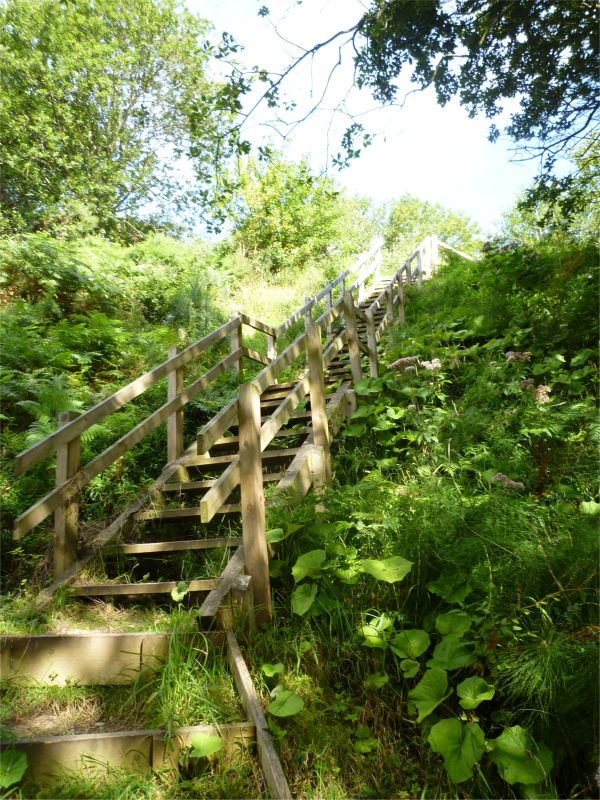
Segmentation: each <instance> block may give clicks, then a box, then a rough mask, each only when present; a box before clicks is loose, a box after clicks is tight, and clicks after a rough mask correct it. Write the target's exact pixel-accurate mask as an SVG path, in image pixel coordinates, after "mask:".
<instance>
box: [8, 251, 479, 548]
mask: <svg viewBox="0 0 600 800" xmlns="http://www.w3.org/2000/svg"><path fill="white" fill-rule="evenodd" d="M432 242H433V243H434V244H435V243H436V242H437V240H434V239H433V238H429V239H428V240H427V242H426V245H425V244H424V243H421V244H420V245H419V246H418V247H417V248H416V250H415V251H414V252H413V253H412V254H411V255H410V256H409V257H408V258H407V259H406V261H405V262H404V263H403V264H402V265H401V266H400V268H399V269H398V270H397V271H396V273H395V274H394V276H393V277H392V279H391V284H390V286H393V285H394V282H397V284H398V296H397V298H396V299H394V296H393V290H392V289H390V288H386V289H384V290H383V291H382V292H381V293H380V294H379V295H378V297H377V298H376V299H375V301H374V302H373V303H371V304H370V306H369V308H368V309H367V311H366V314H365V315H364V316H365V318H366V319H367V322H368V329H369V339H370V346H369V352H370V360H371V365H370V372H371V374H376V352H375V347H376V341H377V340H378V338H379V336H380V334H381V333H382V331H383V329H384V328H385V327H386V325H387V324H389V322H390V321H391V318H393V316H394V305H395V303H396V302H397V303H398V304H399V306H400V319H401V320H403V314H404V309H403V302H404V301H403V292H402V284H403V282H404V281H403V276H405V280H406V281H410V280H413V279H414V278H415V277H416V278H417V279H418V280H419V282H421V280H422V268H423V264H422V250H423V247H424V246H427V247H428V248H429V250H428V252H431V249H432ZM381 244H382V241H379V242H376V244H375V246H374V247H372V248H371V249H370V250H369V251H368V252H366V253H364V254H362V255H361V256H360V258H359V259H358V261H357V263H356V264H355V265H354V267H353V268H352V269H350V270H346V271H344V272H342V273H340V275H338V277H337V278H335V279H334V280H333V281H330V282H329V283H328V284H327V285H326V286H325V287H324V288H323V289H322V290H321V291H320V292H319V293H318V294H316V295H315V297H313V298H311V299H310V300H308V301H307V302H306V303H305V304H304V305H303V306H302V307H301V308H300V309H298V310H297V311H296V312H294V314H292V315H291V316H290V317H289V318H288V319H287V320H286V321H285V322H284V323H283V324H282V325H280V326H279V327H278V328H275V327H274V326H272V325H268V324H266V323H263V322H261V321H259V320H255V319H253V318H252V317H250V316H248V315H246V314H238V315H237V316H235V317H233V318H232V319H231V320H229V322H226V323H225V324H224V325H221V326H220V327H219V328H217V329H216V330H214V331H212V332H211V333H209V334H208V335H207V336H205V337H203V338H202V339H200V340H199V341H197V342H195V343H194V344H192V345H189V346H188V347H187V348H185V349H184V350H182V351H181V352H180V353H177V354H176V355H172V356H171V357H170V358H168V359H167V360H166V361H164V362H163V363H161V364H159V365H158V366H157V367H155V368H154V369H152V370H150V371H149V372H146V373H145V374H143V375H141V376H140V377H139V378H137V379H136V380H134V381H132V382H131V383H129V384H127V385H126V386H124V387H123V388H121V389H119V390H118V391H117V392H115V393H114V394H112V395H111V396H110V397H108V398H106V399H105V400H102V401H101V402H100V403H98V404H97V405H96V406H94V407H93V408H91V409H90V410H89V411H86V412H84V413H83V414H81V415H79V416H78V417H76V418H75V419H73V420H71V421H69V422H66V424H64V425H63V426H62V427H60V428H59V429H58V430H57V431H55V432H54V433H52V434H50V435H49V436H47V437H46V438H45V439H43V440H42V441H40V442H38V443H37V444H35V445H33V446H32V447H30V448H29V449H28V450H25V451H23V452H22V453H20V454H19V455H18V456H17V457H16V464H15V471H16V474H17V475H21V474H22V473H24V472H25V471H26V470H27V469H29V468H30V467H31V466H33V465H35V464H37V463H39V462H40V461H41V460H42V459H43V458H45V457H46V456H48V455H49V454H51V453H52V452H53V451H58V449H59V448H62V450H64V448H65V447H66V446H69V445H70V443H77V442H78V441H79V437H80V436H81V434H82V433H83V432H84V431H86V430H88V429H89V428H90V427H91V426H92V425H94V424H96V423H98V422H100V421H101V420H103V419H104V418H106V417H107V416H109V415H110V414H112V413H113V412H115V411H118V410H119V409H120V408H122V407H123V406H124V405H125V404H126V403H128V402H130V401H131V400H133V399H135V398H136V397H138V396H139V395H141V394H143V393H144V392H145V391H146V390H147V389H148V388H149V387H151V386H153V385H154V384H156V383H157V382H158V381H160V380H162V379H163V378H165V377H169V380H170V383H171V384H172V385H171V387H170V389H169V393H168V399H167V402H166V403H164V404H163V405H161V406H160V407H159V408H158V409H156V410H155V411H153V412H152V413H151V414H150V415H149V416H148V417H146V418H145V419H144V420H143V421H142V422H140V423H139V424H138V425H136V426H135V427H134V428H132V430H130V431H129V432H128V433H127V434H125V435H124V436H122V437H121V438H120V439H119V440H118V441H116V442H114V443H113V444H112V445H110V446H109V447H108V448H106V449H105V450H104V451H103V452H101V453H100V454H99V455H98V456H96V457H95V458H94V459H92V461H90V462H89V463H88V464H86V465H85V466H82V467H80V466H79V465H77V467H76V468H74V469H75V471H74V472H72V474H68V475H65V477H64V479H62V478H60V477H59V479H58V480H57V485H56V486H55V487H54V488H53V489H52V491H50V492H49V493H48V494H46V495H45V496H44V497H42V498H41V499H39V500H38V501H36V502H35V503H34V504H33V505H32V506H31V507H30V508H29V509H27V510H26V511H25V512H23V514H21V515H20V516H19V517H18V518H17V520H16V523H15V529H14V538H15V539H20V538H22V537H23V536H24V535H25V534H26V533H27V532H28V531H30V530H32V528H34V527H35V526H36V525H38V524H39V523H40V522H42V521H43V520H44V519H46V518H47V517H48V516H49V515H50V514H51V513H52V512H53V511H56V510H57V509H59V508H61V507H62V506H64V505H65V503H68V502H69V501H70V500H72V498H74V497H75V495H76V494H77V493H78V492H79V491H80V490H81V489H82V488H83V487H84V486H86V485H87V484H88V483H89V482H90V481H91V480H92V479H93V478H94V477H96V476H97V475H99V474H100V473H101V472H102V471H103V470H105V469H106V468H107V467H108V466H110V464H112V463H114V462H115V461H116V460H117V459H118V458H120V457H122V456H123V455H124V454H125V453H126V452H127V451H128V450H129V449H131V448H132V447H134V446H135V445H136V444H138V443H139V442H140V441H142V439H143V438H144V437H145V436H146V435H147V434H148V433H150V432H151V431H153V430H155V429H156V428H157V427H158V426H159V425H161V424H162V423H164V422H165V421H167V420H169V419H171V420H172V421H175V417H174V415H176V414H177V413H178V412H180V411H181V409H183V407H184V406H185V405H186V404H187V403H189V402H190V400H191V399H192V398H193V397H195V396H196V394H198V393H199V392H200V391H202V390H203V389H205V388H206V387H207V386H208V385H209V384H210V383H212V382H213V381H214V380H215V379H216V378H217V377H218V376H219V375H220V374H222V373H223V372H224V371H225V370H227V369H230V368H236V367H237V366H239V365H240V360H241V359H242V357H246V358H250V359H253V360H255V361H258V362H259V363H262V364H264V365H265V366H264V369H262V370H261V371H260V372H259V373H258V375H257V376H256V377H255V378H254V379H253V380H252V381H251V382H250V383H251V384H252V385H253V386H254V387H255V389H257V390H258V392H259V394H260V393H262V392H263V391H264V390H265V389H266V388H267V387H268V386H269V385H270V384H271V383H272V382H273V381H274V380H276V378H277V377H278V376H279V375H280V374H281V373H282V372H283V370H285V369H286V368H287V367H288V366H289V365H290V364H292V363H293V362H294V361H295V360H296V359H297V358H298V357H299V356H300V355H303V354H304V353H305V352H306V349H307V335H306V333H305V332H304V333H302V334H300V335H299V336H298V337H297V338H296V339H295V340H294V341H293V342H291V344H289V345H288V346H287V347H286V348H285V350H283V351H282V352H281V353H280V354H279V355H277V354H276V351H275V342H276V339H277V337H278V336H279V335H280V334H281V333H283V332H285V331H286V330H288V329H289V328H290V327H291V326H292V325H293V324H294V323H295V322H296V321H298V320H300V319H301V318H302V317H305V316H307V315H308V314H310V313H311V311H312V309H313V307H314V306H315V305H316V304H317V303H319V302H320V301H321V300H323V299H324V298H326V299H327V309H326V310H325V312H323V313H322V314H320V316H318V317H317V319H316V320H315V322H314V325H315V327H316V329H317V330H321V329H324V328H326V329H327V333H328V337H329V339H330V340H329V341H328V342H327V343H326V346H325V352H324V354H323V363H324V364H327V363H328V361H329V360H330V359H331V358H333V355H334V354H335V353H336V352H338V351H339V350H340V349H341V348H342V347H343V346H344V343H345V342H348V344H349V347H350V350H351V359H350V361H351V366H352V374H353V378H354V380H355V381H356V380H358V379H359V378H360V375H361V371H360V363H359V361H360V359H359V353H358V345H357V340H356V330H355V327H353V328H352V331H353V332H352V331H350V332H349V328H348V325H349V324H350V326H351V327H352V326H355V322H353V321H349V320H348V315H349V314H350V312H352V313H351V317H352V320H354V315H355V312H356V308H355V306H354V302H353V300H352V291H354V290H356V289H359V290H360V291H362V288H363V287H364V285H365V283H366V281H367V280H368V279H369V278H370V276H371V275H372V274H373V273H375V272H376V271H377V270H378V269H379V268H380V264H381ZM439 244H440V245H441V246H442V247H445V248H446V249H448V250H452V251H454V252H457V253H458V254H459V255H461V256H463V257H465V258H470V257H469V256H467V255H466V254H464V253H461V252H460V251H457V250H456V249H455V248H453V247H451V246H450V245H446V244H445V243H443V242H439ZM415 259H417V261H418V267H417V270H416V272H413V271H412V270H411V265H412V262H413V261H414V260H415ZM357 269H358V272H359V276H358V278H357V280H356V281H355V282H354V284H352V286H351V287H350V288H349V289H347V288H346V286H345V282H346V279H347V278H348V277H349V276H350V275H351V274H352V273H353V272H356V270H357ZM337 287H341V290H342V292H341V295H340V297H339V298H337V299H336V300H335V302H334V300H333V291H334V289H336V288H337ZM384 302H385V303H386V304H387V309H388V311H387V313H386V317H385V318H384V320H383V321H382V323H381V324H380V325H379V326H378V327H377V329H376V330H375V328H374V322H373V315H374V312H375V311H376V310H378V309H379V308H380V307H381V306H382V304H383V303H384ZM341 316H344V317H345V318H346V322H345V324H344V325H343V326H342V331H341V333H340V334H338V335H336V336H335V337H334V338H333V340H332V341H331V336H332V325H331V323H332V322H333V321H334V320H336V319H338V318H340V317H341ZM242 325H247V326H249V327H251V328H254V329H255V330H257V331H259V332H261V333H264V334H266V335H267V336H268V349H269V357H265V356H263V355H262V354H260V353H257V352H255V351H254V350H250V349H248V348H247V347H244V346H243V345H242V342H241V327H242ZM228 335H230V337H231V339H232V345H231V347H232V352H231V353H230V354H229V355H228V356H227V357H226V358H223V359H221V361H219V362H218V363H217V364H216V365H215V366H213V367H212V368H211V369H210V370H208V371H207V372H206V373H205V374H203V375H202V376H201V377H199V378H197V379H196V380H195V381H193V382H192V383H191V384H190V385H189V386H188V387H187V388H182V380H183V377H182V375H183V372H182V368H183V367H184V366H185V365H186V364H188V363H189V362H190V361H191V360H192V359H194V358H195V357H196V356H197V355H199V354H200V353H202V352H204V351H205V350H207V349H208V348H210V347H212V346H213V345H215V344H217V343H219V342H221V341H222V340H223V339H224V338H225V337H227V336H228ZM234 340H235V341H234ZM236 342H239V346H238V344H236ZM177 373H178V377H177V380H175V379H174V374H177ZM307 380H308V378H307V377H306V372H305V373H304V377H303V378H302V379H301V380H300V382H299V383H298V384H297V385H296V387H295V389H294V390H293V391H292V392H290V393H288V395H287V396H286V398H284V400H283V401H282V403H280V404H279V406H278V408H277V409H276V410H275V411H274V412H273V414H272V415H271V416H270V417H269V419H268V420H267V421H266V422H265V424H264V425H263V426H262V428H261V431H260V445H261V448H262V449H264V448H265V447H266V446H267V445H268V443H269V442H270V441H271V439H272V438H273V437H274V436H275V435H276V433H277V431H278V430H279V428H280V427H281V425H282V424H284V422H285V419H286V414H288V412H290V413H291V411H290V409H291V405H290V404H291V403H292V402H296V403H297V402H299V400H300V399H301V395H302V396H304V395H305V394H306V393H307V391H308V389H307V387H306V386H305V383H306V381H307ZM238 414H239V400H238V398H237V397H236V398H234V399H233V400H231V401H230V402H229V403H228V404H227V405H226V406H225V407H224V408H223V409H222V410H221V411H220V412H219V413H218V414H217V415H216V416H215V417H213V419H211V420H210V421H209V422H208V423H207V424H206V425H205V426H204V427H203V428H202V430H201V431H200V432H199V433H198V437H197V447H198V452H199V453H205V452H207V451H208V450H209V449H210V447H212V445H213V444H214V442H215V441H216V440H217V439H218V438H219V437H220V436H221V435H222V434H223V433H224V431H226V430H227V429H228V428H229V427H230V426H231V425H233V424H235V423H237V421H238ZM179 427H180V428H181V427H182V421H181V420H180V425H179ZM180 444H181V443H180ZM180 444H178V445H177V448H178V449H177V452H179V450H180V449H181V447H180ZM62 450H61V452H62ZM171 463H172V464H176V463H177V462H174V461H171ZM238 466H239V465H238ZM236 470H237V467H235V466H234V465H233V464H232V465H231V467H230V468H229V469H228V470H226V472H225V474H224V476H223V477H225V475H227V474H228V473H230V474H229V476H228V478H227V480H228V481H229V482H231V481H233V482H236V481H239V473H238V474H235V473H236ZM236 485H237V484H236Z"/></svg>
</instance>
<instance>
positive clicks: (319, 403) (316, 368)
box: [306, 317, 331, 486]
mask: <svg viewBox="0 0 600 800" xmlns="http://www.w3.org/2000/svg"><path fill="white" fill-rule="evenodd" d="M306 337H307V339H306V340H307V346H306V350H307V355H308V374H309V388H310V408H311V415H312V429H313V434H312V436H313V442H314V445H315V447H316V448H317V449H318V450H319V456H320V459H319V464H320V467H319V469H318V470H317V471H316V472H314V473H313V479H314V480H315V482H316V483H317V484H318V485H321V486H322V485H324V484H326V483H329V481H330V479H331V457H330V453H329V427H328V425H327V408H326V405H325V382H324V380H323V351H322V350H321V331H320V329H319V328H318V327H317V325H316V324H315V322H314V321H313V319H312V318H311V317H307V318H306Z"/></svg>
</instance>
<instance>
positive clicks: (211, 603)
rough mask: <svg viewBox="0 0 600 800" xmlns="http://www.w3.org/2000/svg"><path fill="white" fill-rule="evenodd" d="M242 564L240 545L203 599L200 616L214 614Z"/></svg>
mask: <svg viewBox="0 0 600 800" xmlns="http://www.w3.org/2000/svg"><path fill="white" fill-rule="evenodd" d="M244 566H245V565H244V547H243V546H242V547H238V549H237V550H236V551H235V553H234V554H233V556H232V557H231V558H230V559H229V561H228V562H227V565H226V567H225V569H224V570H223V572H222V573H221V577H220V578H219V580H218V584H217V586H216V587H215V588H214V589H213V590H212V591H211V592H210V594H209V595H208V597H206V598H205V599H204V602H203V603H202V605H201V606H200V610H199V612H198V613H199V615H200V616H201V617H214V616H216V614H217V612H218V610H219V608H220V607H221V604H222V603H223V600H224V598H225V596H226V595H227V594H229V592H230V591H231V590H232V588H233V585H234V583H235V580H236V578H237V577H238V576H239V575H240V573H241V572H242V571H243V569H244Z"/></svg>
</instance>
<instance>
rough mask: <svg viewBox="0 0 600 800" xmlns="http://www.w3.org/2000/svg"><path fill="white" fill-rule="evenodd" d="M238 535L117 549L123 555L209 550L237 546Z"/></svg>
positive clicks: (128, 546)
mask: <svg viewBox="0 0 600 800" xmlns="http://www.w3.org/2000/svg"><path fill="white" fill-rule="evenodd" d="M241 543H242V539H241V537H240V536H215V537H213V538H212V539H180V540H178V541H176V542H140V543H139V544H122V545H120V546H119V550H120V552H121V553H123V554H124V555H136V554H140V553H177V552H181V551H185V550H211V549H215V548H218V547H239V546H240V545H241Z"/></svg>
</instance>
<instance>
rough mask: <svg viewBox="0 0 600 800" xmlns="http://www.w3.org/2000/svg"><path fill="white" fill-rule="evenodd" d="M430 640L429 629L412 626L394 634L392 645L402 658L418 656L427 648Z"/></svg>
mask: <svg viewBox="0 0 600 800" xmlns="http://www.w3.org/2000/svg"><path fill="white" fill-rule="evenodd" d="M430 641H431V640H430V638H429V634H428V633H427V631H424V630H421V629H420V628H411V629H410V630H406V631H400V633H399V634H397V635H396V636H394V638H393V639H392V641H391V642H390V647H391V649H392V650H393V651H394V653H395V654H396V655H397V656H400V658H418V657H419V656H421V655H423V653H424V652H425V651H426V650H427V648H428V647H429V644H430Z"/></svg>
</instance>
